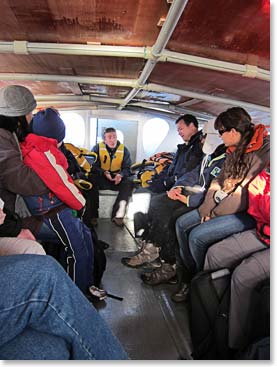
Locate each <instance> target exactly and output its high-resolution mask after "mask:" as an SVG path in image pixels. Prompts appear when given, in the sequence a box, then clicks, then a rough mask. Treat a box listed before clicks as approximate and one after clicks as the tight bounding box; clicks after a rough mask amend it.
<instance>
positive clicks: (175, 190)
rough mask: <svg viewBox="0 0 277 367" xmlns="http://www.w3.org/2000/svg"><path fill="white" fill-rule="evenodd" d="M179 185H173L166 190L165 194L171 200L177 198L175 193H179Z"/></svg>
mask: <svg viewBox="0 0 277 367" xmlns="http://www.w3.org/2000/svg"><path fill="white" fill-rule="evenodd" d="M181 191H182V188H181V187H173V188H172V189H171V190H169V191H167V196H168V197H169V199H171V200H178V196H177V194H181Z"/></svg>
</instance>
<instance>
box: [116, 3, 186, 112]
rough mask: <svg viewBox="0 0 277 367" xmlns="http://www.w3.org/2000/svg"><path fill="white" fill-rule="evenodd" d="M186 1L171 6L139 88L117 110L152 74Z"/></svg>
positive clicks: (128, 99) (133, 93) (127, 98)
mask: <svg viewBox="0 0 277 367" xmlns="http://www.w3.org/2000/svg"><path fill="white" fill-rule="evenodd" d="M187 2H188V0H175V1H174V2H173V4H172V5H171V6H170V8H169V11H168V14H167V17H166V19H165V22H164V24H163V26H162V29H161V31H160V33H159V35H158V38H157V40H156V42H155V44H154V46H153V47H152V55H153V56H154V57H153V59H152V60H147V62H146V64H145V66H144V68H143V70H142V72H141V74H140V77H139V79H138V85H139V87H137V88H134V89H133V90H131V92H130V93H129V94H128V95H127V97H126V98H125V99H124V101H123V103H122V104H121V105H120V106H119V109H122V108H124V107H125V106H126V105H127V104H128V103H129V102H130V101H131V100H132V99H133V98H134V97H135V95H136V94H137V93H138V92H139V90H140V89H141V86H143V85H144V84H145V83H146V82H147V79H148V78H149V75H150V74H151V73H152V71H153V69H154V67H155V66H156V64H157V62H158V59H159V56H160V54H161V52H162V51H163V50H164V49H165V46H166V45H167V42H168V40H169V38H170V37H171V35H172V33H173V32H174V29H175V27H176V25H177V23H178V21H179V18H180V16H181V15H182V13H183V10H184V8H185V6H186V5H187Z"/></svg>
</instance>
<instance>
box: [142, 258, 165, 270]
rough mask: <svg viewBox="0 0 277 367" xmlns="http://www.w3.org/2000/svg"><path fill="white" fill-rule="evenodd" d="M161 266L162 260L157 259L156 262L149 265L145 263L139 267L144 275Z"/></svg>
mask: <svg viewBox="0 0 277 367" xmlns="http://www.w3.org/2000/svg"><path fill="white" fill-rule="evenodd" d="M161 266H162V260H161V259H160V258H159V257H158V258H157V259H156V260H154V261H151V263H145V264H143V265H141V269H142V270H143V271H145V272H146V273H149V272H151V271H153V270H155V269H157V268H160V267H161Z"/></svg>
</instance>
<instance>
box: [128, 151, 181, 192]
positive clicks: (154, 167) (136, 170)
mask: <svg viewBox="0 0 277 367" xmlns="http://www.w3.org/2000/svg"><path fill="white" fill-rule="evenodd" d="M173 158H174V156H173V154H172V153H168V152H161V153H157V154H154V155H153V156H152V157H150V158H149V159H148V160H146V159H144V160H143V161H142V162H140V163H134V164H133V165H132V166H131V172H132V174H133V175H136V176H137V178H136V179H134V180H133V181H134V182H135V183H137V184H140V185H141V187H149V185H150V184H151V182H152V178H153V176H154V175H158V174H160V173H161V172H162V171H163V170H164V169H166V168H168V166H169V165H170V164H171V163H172V160H173Z"/></svg>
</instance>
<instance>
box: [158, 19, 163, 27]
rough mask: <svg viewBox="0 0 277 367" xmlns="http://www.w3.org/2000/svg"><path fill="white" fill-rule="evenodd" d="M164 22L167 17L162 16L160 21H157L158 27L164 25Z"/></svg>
mask: <svg viewBox="0 0 277 367" xmlns="http://www.w3.org/2000/svg"><path fill="white" fill-rule="evenodd" d="M164 22H165V17H161V18H160V19H159V21H158V23H157V26H158V27H162V26H163V24H164Z"/></svg>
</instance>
